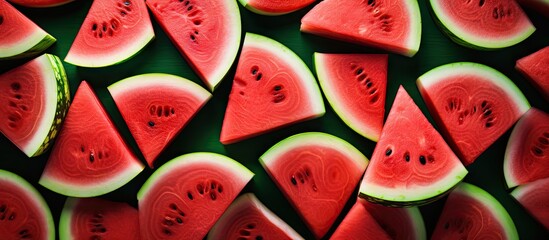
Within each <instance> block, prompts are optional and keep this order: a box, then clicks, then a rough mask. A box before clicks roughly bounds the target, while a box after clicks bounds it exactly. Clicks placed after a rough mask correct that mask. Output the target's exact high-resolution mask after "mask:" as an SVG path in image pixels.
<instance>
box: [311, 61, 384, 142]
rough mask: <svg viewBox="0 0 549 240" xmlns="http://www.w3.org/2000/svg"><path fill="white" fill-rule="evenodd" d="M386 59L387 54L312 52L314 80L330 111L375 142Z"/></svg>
mask: <svg viewBox="0 0 549 240" xmlns="http://www.w3.org/2000/svg"><path fill="white" fill-rule="evenodd" d="M387 59H388V56H387V54H328V53H315V54H314V61H315V68H316V73H317V75H318V81H319V82H320V86H321V87H322V91H323V92H324V95H325V96H326V98H327V99H328V102H330V105H332V108H333V109H334V111H335V112H336V113H337V115H339V117H340V118H341V119H343V121H344V122H345V123H346V124H347V125H348V126H349V127H351V128H352V129H353V130H355V131H356V132H357V133H359V134H360V135H362V136H364V137H366V138H368V139H370V140H372V141H375V142H377V141H378V139H379V136H380V135H381V128H382V127H383V118H384V116H385V95H386V94H385V93H386V89H387Z"/></svg>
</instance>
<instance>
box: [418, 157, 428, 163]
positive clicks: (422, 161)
mask: <svg viewBox="0 0 549 240" xmlns="http://www.w3.org/2000/svg"><path fill="white" fill-rule="evenodd" d="M419 163H421V165H425V164H426V163H427V161H426V160H425V157H424V156H423V155H421V156H419Z"/></svg>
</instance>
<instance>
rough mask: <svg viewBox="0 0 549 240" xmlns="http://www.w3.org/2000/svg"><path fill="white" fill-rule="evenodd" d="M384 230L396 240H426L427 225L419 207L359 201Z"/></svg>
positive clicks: (359, 199)
mask: <svg viewBox="0 0 549 240" xmlns="http://www.w3.org/2000/svg"><path fill="white" fill-rule="evenodd" d="M357 201H358V202H360V203H361V204H362V205H364V208H366V210H367V211H368V213H369V214H370V215H372V217H374V219H375V220H376V222H377V223H378V224H379V226H381V228H383V230H384V231H385V232H386V233H387V234H388V235H389V237H390V238H391V239H394V240H425V239H427V233H426V232H425V231H426V230H425V223H424V222H423V217H422V216H421V212H420V211H419V208H418V207H406V208H395V207H386V206H383V205H381V204H376V203H372V202H369V201H366V200H364V199H362V198H358V200H357Z"/></svg>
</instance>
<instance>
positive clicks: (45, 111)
mask: <svg viewBox="0 0 549 240" xmlns="http://www.w3.org/2000/svg"><path fill="white" fill-rule="evenodd" d="M0 1H1V0H0ZM69 102H70V92H69V84H68V80H67V76H66V75H65V69H64V68H63V64H61V61H60V60H59V58H58V57H57V56H54V55H50V54H44V55H42V56H40V57H37V58H35V59H33V60H31V61H29V62H27V63H25V64H23V65H21V66H19V67H17V68H14V69H12V70H10V71H8V72H6V73H4V74H2V75H0V116H2V120H1V121H0V132H2V134H4V135H5V136H6V137H7V138H8V139H9V140H10V141H11V142H13V143H14V144H15V145H16V146H17V147H18V148H19V149H21V151H23V152H24V153H25V154H26V155H27V156H29V157H33V156H38V155H40V154H42V153H44V152H45V151H46V150H48V149H49V146H50V145H52V143H53V140H54V139H55V137H56V136H57V132H59V130H60V129H61V122H62V121H63V119H64V117H65V114H66V113H67V110H68V108H69Z"/></svg>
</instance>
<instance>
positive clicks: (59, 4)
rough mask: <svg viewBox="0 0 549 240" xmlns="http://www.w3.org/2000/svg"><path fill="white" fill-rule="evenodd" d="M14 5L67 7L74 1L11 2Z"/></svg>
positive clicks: (24, 0)
mask: <svg viewBox="0 0 549 240" xmlns="http://www.w3.org/2000/svg"><path fill="white" fill-rule="evenodd" d="M9 1H10V2H12V3H15V4H17V5H21V6H25V7H34V8H48V7H57V6H61V5H65V4H67V3H70V2H72V1H74V0H9Z"/></svg>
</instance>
